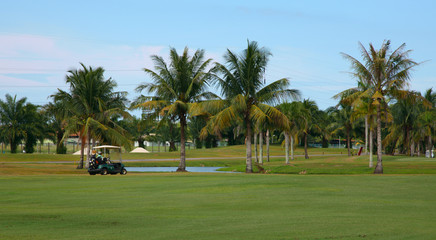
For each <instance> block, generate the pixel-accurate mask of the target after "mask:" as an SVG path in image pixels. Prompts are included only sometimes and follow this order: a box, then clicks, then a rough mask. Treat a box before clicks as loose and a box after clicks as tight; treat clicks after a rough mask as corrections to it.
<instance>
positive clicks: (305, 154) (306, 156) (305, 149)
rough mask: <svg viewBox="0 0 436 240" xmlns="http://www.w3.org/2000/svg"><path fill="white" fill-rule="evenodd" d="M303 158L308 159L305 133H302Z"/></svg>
mask: <svg viewBox="0 0 436 240" xmlns="http://www.w3.org/2000/svg"><path fill="white" fill-rule="evenodd" d="M304 158H305V159H309V154H307V133H304Z"/></svg>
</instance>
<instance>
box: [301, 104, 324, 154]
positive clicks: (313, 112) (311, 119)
mask: <svg viewBox="0 0 436 240" xmlns="http://www.w3.org/2000/svg"><path fill="white" fill-rule="evenodd" d="M319 115H320V111H319V109H318V106H317V105H316V103H315V101H312V100H310V99H304V100H303V102H302V103H301V110H300V117H301V118H302V120H303V124H301V127H300V129H301V131H302V135H303V141H304V158H305V159H309V154H308V152H307V144H308V136H309V135H311V134H315V133H321V132H322V129H321V128H320V126H319Z"/></svg>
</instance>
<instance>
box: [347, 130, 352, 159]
mask: <svg viewBox="0 0 436 240" xmlns="http://www.w3.org/2000/svg"><path fill="white" fill-rule="evenodd" d="M350 143H351V141H350V129H348V128H347V150H348V156H351V151H350Z"/></svg>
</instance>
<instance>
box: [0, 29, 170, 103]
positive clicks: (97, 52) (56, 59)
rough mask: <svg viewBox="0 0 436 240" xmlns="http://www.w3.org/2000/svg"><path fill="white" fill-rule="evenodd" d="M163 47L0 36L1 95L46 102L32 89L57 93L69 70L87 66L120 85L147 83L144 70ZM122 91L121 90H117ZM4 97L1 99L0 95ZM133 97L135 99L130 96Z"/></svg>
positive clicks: (41, 92) (38, 37) (11, 35)
mask: <svg viewBox="0 0 436 240" xmlns="http://www.w3.org/2000/svg"><path fill="white" fill-rule="evenodd" d="M163 49H165V47H162V46H129V45H105V44H96V43H89V42H78V41H70V40H68V39H58V38H52V37H47V36H37V35H13V34H8V35H0V88H1V92H2V93H10V94H11V95H15V94H18V95H21V96H22V95H23V94H25V96H27V97H28V99H29V101H35V102H46V101H47V95H44V96H42V95H43V94H45V93H43V92H45V91H29V87H26V88H20V86H39V87H41V86H47V88H50V89H47V91H48V92H51V93H54V92H55V91H56V89H57V87H60V86H61V87H62V86H65V75H66V72H67V71H68V70H71V69H76V68H79V66H80V65H79V62H82V63H84V64H85V65H86V66H93V67H100V66H101V67H103V68H104V69H106V73H105V76H106V77H113V78H114V79H115V80H116V81H117V82H118V84H119V86H120V87H119V88H122V87H123V84H124V85H129V87H128V88H133V87H135V86H130V85H132V84H139V83H140V82H144V81H145V80H146V75H145V74H144V73H143V72H142V71H141V69H142V68H144V67H151V66H152V62H151V59H150V56H151V55H153V54H157V55H160V54H161V53H162V51H163ZM118 90H120V89H118ZM0 97H1V96H0ZM131 97H132V98H133V97H134V96H131Z"/></svg>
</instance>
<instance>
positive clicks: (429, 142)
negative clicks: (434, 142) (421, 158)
mask: <svg viewBox="0 0 436 240" xmlns="http://www.w3.org/2000/svg"><path fill="white" fill-rule="evenodd" d="M431 149H432V146H431V134H430V135H428V142H427V150H428V151H430V155H431Z"/></svg>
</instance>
